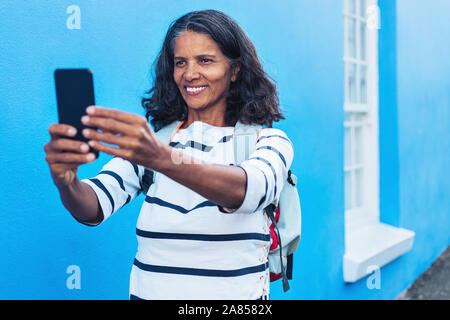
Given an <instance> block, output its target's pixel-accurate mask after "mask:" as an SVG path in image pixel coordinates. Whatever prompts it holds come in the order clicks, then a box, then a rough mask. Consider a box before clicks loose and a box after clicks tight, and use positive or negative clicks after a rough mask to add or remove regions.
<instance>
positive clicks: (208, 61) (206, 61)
mask: <svg viewBox="0 0 450 320" xmlns="http://www.w3.org/2000/svg"><path fill="white" fill-rule="evenodd" d="M210 62H212V60H211V59H206V58H203V59H202V63H210Z"/></svg>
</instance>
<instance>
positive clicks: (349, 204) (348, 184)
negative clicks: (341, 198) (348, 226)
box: [344, 171, 352, 210]
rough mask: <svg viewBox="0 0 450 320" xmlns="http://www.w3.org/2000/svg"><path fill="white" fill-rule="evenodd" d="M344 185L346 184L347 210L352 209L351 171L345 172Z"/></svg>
mask: <svg viewBox="0 0 450 320" xmlns="http://www.w3.org/2000/svg"><path fill="white" fill-rule="evenodd" d="M344 184H345V190H344V194H345V210H348V209H351V208H352V199H351V195H352V175H351V171H346V172H344Z"/></svg>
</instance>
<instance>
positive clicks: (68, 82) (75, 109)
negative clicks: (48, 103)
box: [54, 69, 99, 158]
mask: <svg viewBox="0 0 450 320" xmlns="http://www.w3.org/2000/svg"><path fill="white" fill-rule="evenodd" d="M54 77H55V88H56V100H57V104H58V120H59V123H64V124H69V125H71V126H73V127H75V128H76V129H77V134H76V136H74V137H71V138H70V139H74V140H79V141H84V142H88V141H89V139H87V138H85V137H84V136H83V134H82V131H83V129H85V128H91V129H94V130H95V128H92V127H88V126H85V125H84V124H83V123H82V122H81V117H82V116H84V115H86V108H87V107H88V106H91V105H95V98H94V82H93V76H92V72H91V71H90V70H89V69H56V70H55V72H54ZM89 152H92V153H94V154H95V157H96V158H98V155H99V152H98V150H95V149H93V148H92V147H90V151H89Z"/></svg>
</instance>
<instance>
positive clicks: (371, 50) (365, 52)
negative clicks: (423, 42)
mask: <svg viewBox="0 0 450 320" xmlns="http://www.w3.org/2000/svg"><path fill="white" fill-rule="evenodd" d="M376 3H377V1H376V0H344V39H345V41H344V42H345V43H344V65H345V101H344V112H345V120H344V180H345V183H344V184H345V186H344V188H345V226H346V234H347V233H349V232H351V231H352V229H355V228H360V227H362V226H364V225H366V224H369V223H373V222H375V221H378V220H379V209H378V208H379V201H378V199H379V191H378V188H379V182H378V177H379V174H378V171H379V168H378V166H379V161H378V67H377V66H378V63H377V61H378V56H377V53H378V48H377V47H378V39H377V31H378V30H377V29H376V28H368V21H367V10H368V8H370V7H371V6H372V7H373V6H375V5H376ZM347 231H349V232H347Z"/></svg>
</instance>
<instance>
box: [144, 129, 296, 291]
mask: <svg viewBox="0 0 450 320" xmlns="http://www.w3.org/2000/svg"><path fill="white" fill-rule="evenodd" d="M179 124H180V121H174V122H172V123H171V124H169V125H166V126H165V127H163V128H161V129H160V130H158V131H157V132H156V133H155V135H156V136H157V137H158V139H160V140H161V141H162V142H163V143H165V144H169V142H170V140H171V138H172V135H173V133H174V131H175V130H176V128H177V127H178V125H179ZM261 129H262V126H261V125H255V124H254V125H246V124H243V123H241V122H239V121H238V122H237V123H236V126H235V129H234V133H233V141H234V146H233V147H234V160H235V165H238V164H240V163H241V162H242V161H244V160H247V159H248V158H249V156H250V154H252V152H253V151H254V150H255V148H256V141H257V138H258V136H259V132H260V131H261ZM153 182H154V172H153V171H152V170H151V169H148V168H144V174H143V176H142V179H141V189H142V191H143V192H144V194H146V193H147V191H148V189H149V187H150V185H151V184H152V183H153ZM264 212H265V214H266V215H267V217H268V218H269V219H270V221H271V226H270V234H271V238H272V244H271V246H270V250H269V271H270V281H271V282H272V281H276V280H278V279H280V278H282V281H283V290H284V291H285V292H286V291H287V290H289V283H288V279H289V280H291V279H292V268H293V254H294V251H295V250H296V249H297V247H298V244H299V242H300V235H301V208H300V199H299V196H298V191H297V177H296V176H295V175H294V174H293V173H292V172H291V170H289V171H288V177H287V182H286V183H285V184H284V187H283V189H282V190H281V194H280V199H279V201H278V203H271V204H270V205H268V206H267V207H266V208H265V209H264Z"/></svg>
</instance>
